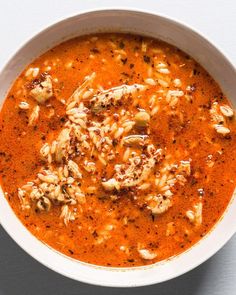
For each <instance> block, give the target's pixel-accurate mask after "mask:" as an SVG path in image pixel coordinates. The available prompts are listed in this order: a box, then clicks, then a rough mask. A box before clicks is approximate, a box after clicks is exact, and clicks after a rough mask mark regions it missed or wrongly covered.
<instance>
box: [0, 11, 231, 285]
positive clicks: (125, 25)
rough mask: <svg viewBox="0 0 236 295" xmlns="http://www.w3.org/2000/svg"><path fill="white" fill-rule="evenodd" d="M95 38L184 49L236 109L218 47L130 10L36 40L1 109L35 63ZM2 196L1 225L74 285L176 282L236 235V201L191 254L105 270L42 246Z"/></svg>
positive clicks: (74, 23)
mask: <svg viewBox="0 0 236 295" xmlns="http://www.w3.org/2000/svg"><path fill="white" fill-rule="evenodd" d="M95 32H129V33H136V34H141V35H146V36H150V37H154V38H159V39H161V40H164V41H166V42H169V43H170V44H173V45H175V46H177V47H179V48H180V49H182V50H183V51H185V52H187V53H188V54H189V55H190V56H192V57H193V58H195V59H196V60H197V61H198V62H199V63H200V64H201V65H202V66H203V67H205V69H206V70H207V71H208V72H209V73H210V74H211V75H212V76H213V77H214V78H215V80H216V81H217V82H218V83H219V84H220V86H221V88H222V90H223V92H224V93H225V94H226V95H227V96H228V97H229V98H230V100H231V102H232V103H233V104H236V72H235V69H234V67H233V66H232V64H231V63H230V62H229V61H228V60H227V58H226V57H225V56H224V55H223V54H222V53H221V52H220V51H219V50H218V49H217V48H216V47H215V46H214V45H212V44H211V43H210V42H209V41H207V40H206V39H205V38H204V37H202V36H201V35H199V34H198V33H196V32H195V31H193V30H192V29H190V28H188V27H187V26H185V25H183V24H181V23H178V22H176V21H174V20H171V19H169V18H167V17H163V16H160V15H156V14H152V13H150V12H143V11H137V10H130V9H111V10H109V9H107V10H97V11H89V12H83V13H81V14H79V15H76V16H73V17H69V18H67V19H65V20H62V21H60V22H58V23H56V24H54V25H52V26H50V27H48V28H47V29H45V30H43V31H42V32H41V33H39V34H37V35H36V36H35V37H34V38H32V39H31V40H29V41H28V42H27V43H26V44H25V45H24V46H23V47H21V48H20V49H19V50H18V51H17V53H16V54H15V55H14V56H13V57H12V58H11V60H10V61H9V62H8V63H7V65H6V66H5V68H4V69H3V70H2V72H1V74H0V98H1V103H2V102H3V100H4V97H5V96H6V94H7V92H8V90H9V88H10V86H11V84H12V83H13V81H14V80H15V79H16V78H17V76H18V75H19V73H20V72H21V71H22V70H23V69H24V67H25V66H26V65H27V64H29V63H30V62H31V61H32V60H33V59H34V58H35V57H37V56H38V55H40V54H41V53H43V52H45V51H46V50H48V49H49V48H51V47H53V46H55V45H57V44H58V43H61V42H62V41H65V40H67V39H70V38H72V37H75V36H80V35H84V34H89V33H95ZM0 193H1V197H0V222H1V224H2V226H3V227H4V228H5V230H6V231H7V232H8V234H9V235H10V236H11V237H12V238H13V239H14V240H15V241H16V243H17V244H18V245H19V246H21V247H22V248H23V249H24V250H25V251H26V252H27V253H29V254H30V255H31V256H32V257H34V258H35V259H37V260H38V261H39V262H41V263H42V264H44V265H46V266H47V267H49V268H50V269H52V270H54V271H56V272H58V273H61V274H63V275H65V276H67V277H70V278H72V279H75V280H78V281H82V282H86V283H91V284H95V285H102V286H112V287H135V286H144V285H150V284H155V283H159V282H163V281H166V280H169V279H171V278H174V277H177V276H179V275H181V274H183V273H185V272H187V271H189V270H191V269H193V268H194V267H196V266H198V265H199V264H201V263H203V262H204V261H205V260H207V259H208V258H209V257H211V256H212V255H213V254H214V253H216V251H218V250H219V249H220V248H221V247H222V246H223V245H224V244H225V243H226V242H227V241H228V240H229V239H230V237H231V236H232V235H233V234H234V233H235V230H236V222H235V212H236V199H235V198H232V201H231V203H230V205H229V206H228V209H227V211H226V212H225V214H224V217H223V218H222V219H221V221H220V222H218V224H217V225H216V226H215V227H214V229H213V230H212V231H211V232H210V233H209V234H208V235H207V236H206V237H205V238H204V239H202V240H201V241H200V242H198V243H197V244H196V245H194V246H193V247H192V248H191V249H189V250H188V251H186V252H184V253H182V254H180V255H178V256H175V257H173V258H171V259H168V260H165V261H162V262H159V263H156V264H153V265H151V266H144V267H135V268H112V267H100V266H94V265H91V264H87V263H83V262H80V261H76V260H73V259H71V258H69V257H66V256H65V255H63V254H60V253H59V252H57V251H55V250H53V249H51V248H49V247H48V246H47V245H45V244H43V243H42V242H40V241H39V240H37V239H36V238H35V237H34V236H33V235H32V234H31V233H30V232H29V231H28V230H27V229H26V228H25V227H24V226H23V225H22V223H21V222H20V221H19V220H18V218H17V217H16V215H15V214H14V212H13V211H12V209H11V208H10V206H9V204H8V202H7V201H6V199H5V197H4V196H3V193H2V191H1V192H0Z"/></svg>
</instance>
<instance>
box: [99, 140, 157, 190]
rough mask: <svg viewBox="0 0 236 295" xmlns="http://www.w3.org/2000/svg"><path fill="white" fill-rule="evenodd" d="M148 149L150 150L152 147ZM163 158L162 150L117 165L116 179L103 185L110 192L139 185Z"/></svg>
mask: <svg viewBox="0 0 236 295" xmlns="http://www.w3.org/2000/svg"><path fill="white" fill-rule="evenodd" d="M148 147H149V150H150V147H151V145H150V146H148ZM152 148H153V147H152ZM161 158H162V150H161V149H158V150H155V151H153V152H152V154H149V155H148V156H144V157H139V156H136V157H134V158H131V159H129V162H128V163H125V164H121V165H116V166H115V171H116V173H115V175H114V177H113V178H111V179H109V180H108V181H105V182H102V185H103V187H104V189H105V190H108V191H112V190H113V189H117V190H119V189H121V188H127V187H133V186H136V185H139V184H140V183H141V182H142V181H144V180H146V179H147V178H148V176H149V175H150V173H151V171H152V169H153V168H154V166H155V164H156V162H158V161H160V160H161Z"/></svg>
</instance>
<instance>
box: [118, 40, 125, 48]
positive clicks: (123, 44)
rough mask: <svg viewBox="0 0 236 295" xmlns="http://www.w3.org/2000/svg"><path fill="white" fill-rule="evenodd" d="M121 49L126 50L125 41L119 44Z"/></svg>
mask: <svg viewBox="0 0 236 295" xmlns="http://www.w3.org/2000/svg"><path fill="white" fill-rule="evenodd" d="M119 47H120V49H123V48H125V43H124V42H123V41H120V43H119Z"/></svg>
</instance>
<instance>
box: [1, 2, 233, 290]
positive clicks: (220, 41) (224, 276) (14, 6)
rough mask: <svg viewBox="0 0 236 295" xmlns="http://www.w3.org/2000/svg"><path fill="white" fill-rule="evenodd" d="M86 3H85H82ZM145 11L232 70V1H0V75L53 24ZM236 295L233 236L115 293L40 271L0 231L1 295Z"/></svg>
mask: <svg viewBox="0 0 236 295" xmlns="http://www.w3.org/2000/svg"><path fill="white" fill-rule="evenodd" d="M84 2H86V3H84ZM116 4H117V5H119V6H130V7H139V8H144V9H150V10H152V11H157V12H159V13H162V14H166V15H170V16H172V17H174V18H176V19H179V20H182V21H184V22H186V23H187V24H189V25H190V26H192V27H194V28H195V29H197V30H198V31H200V32H202V33H203V34H204V35H205V36H207V37H208V38H209V39H210V40H212V41H213V42H214V43H215V44H216V45H217V46H218V47H220V48H221V49H222V50H223V51H224V53H225V54H226V55H227V56H228V57H229V58H230V59H231V61H232V62H233V63H234V64H235V65H236V25H235V20H236V1H234V0H232V1H230V0H226V1H223V0H222V1H219V0H185V1H184V0H143V1H142V0H139V1H138V0H136V1H131V0H119V1H115V0H114V1H101V0H100V1H89V0H83V1H81V0H74V1H72V0H61V1H59V0H57V1H53V0H40V1H33V0H21V1H19V0H8V1H5V0H0V40H1V43H0V44H1V45H0V69H1V67H2V66H3V65H4V63H5V62H6V61H7V59H8V58H9V57H10V56H11V55H12V53H14V51H15V50H16V48H17V47H19V45H21V44H22V43H23V42H24V41H26V40H27V39H28V38H30V37H31V36H32V35H33V34H34V33H35V32H37V31H39V30H41V29H42V28H43V27H45V26H46V25H48V24H50V23H53V22H54V21H56V20H57V19H58V18H62V17H63V16H67V15H70V14H75V13H76V12H78V11H80V10H83V9H88V8H96V7H112V6H116ZM3 294H4V295H6V294H7V295H8V294H9V295H14V294H22V295H27V294H30V295H31V294H32V295H41V294H57V295H60V294H63V295H64V294H68V295H72V294H104V295H106V294H107V295H108V294H113V295H115V294H130V295H132V294H136V295H142V294H148V295H152V294H160V295H165V294H166V295H167V294H168V295H174V294H178V295H179V294H180V295H188V294H193V295H205V294H210V295H218V294H224V295H229V294H230V295H231V294H232V295H233V294H236V236H235V237H234V238H232V239H231V241H230V242H228V244H227V245H226V246H225V247H224V248H223V249H221V250H220V251H219V252H218V253H217V254H216V255H215V256H214V257H212V258H211V259H209V260H208V261H207V262H205V263H204V264H203V265H201V266H199V267H198V268H197V269H195V270H193V271H191V272H189V273H187V274H185V275H183V276H181V277H179V278H177V279H174V280H171V281H169V282H165V283H162V284H159V285H154V286H150V287H143V288H134V289H115V288H101V287H94V286H90V285H86V284H82V283H78V282H75V281H72V280H70V279H67V278H64V277H62V276H61V275H59V274H56V273H54V272H52V271H50V270H49V269H47V268H45V267H44V266H42V265H40V264H39V263H38V262H36V261H35V260H34V259H32V258H31V257H30V256H28V255H27V254H26V253H25V252H24V251H23V250H21V249H20V248H19V247H18V246H17V245H16V244H15V242H14V241H13V240H11V238H10V237H9V236H8V235H7V234H6V233H5V231H4V230H3V229H2V228H1V227H0V295H3Z"/></svg>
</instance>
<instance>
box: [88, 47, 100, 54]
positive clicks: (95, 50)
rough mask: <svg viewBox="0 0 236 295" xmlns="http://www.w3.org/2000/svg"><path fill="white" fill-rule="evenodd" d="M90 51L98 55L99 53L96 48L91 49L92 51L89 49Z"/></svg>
mask: <svg viewBox="0 0 236 295" xmlns="http://www.w3.org/2000/svg"><path fill="white" fill-rule="evenodd" d="M90 51H91V52H92V53H95V54H96V53H100V51H99V49H98V48H92V49H90Z"/></svg>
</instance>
